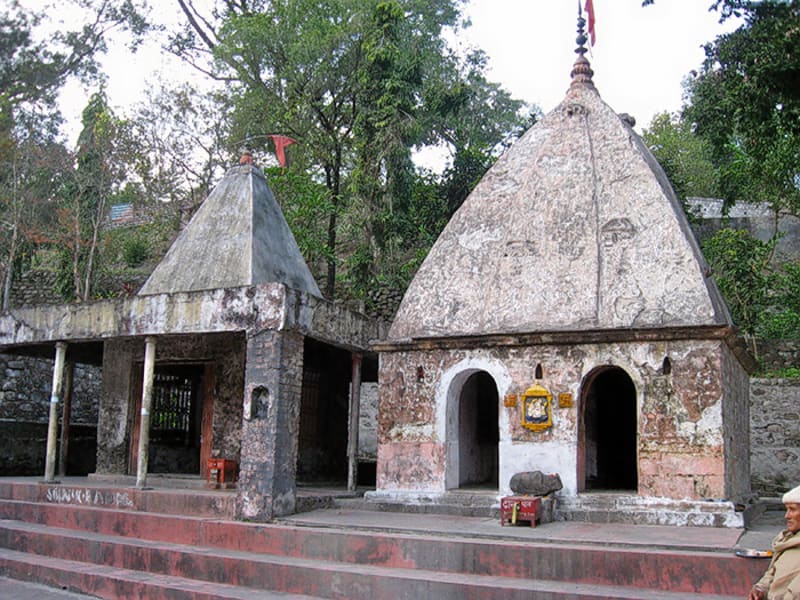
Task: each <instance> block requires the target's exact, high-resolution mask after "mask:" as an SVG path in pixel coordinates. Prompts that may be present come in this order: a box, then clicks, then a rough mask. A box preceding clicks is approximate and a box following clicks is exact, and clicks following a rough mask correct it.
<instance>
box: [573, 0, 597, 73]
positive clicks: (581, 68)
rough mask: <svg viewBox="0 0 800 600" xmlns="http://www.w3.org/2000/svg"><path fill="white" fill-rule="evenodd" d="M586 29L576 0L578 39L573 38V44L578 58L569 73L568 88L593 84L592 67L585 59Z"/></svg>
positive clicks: (584, 20) (579, 4) (579, 5)
mask: <svg viewBox="0 0 800 600" xmlns="http://www.w3.org/2000/svg"><path fill="white" fill-rule="evenodd" d="M584 27H586V19H584V18H583V11H582V10H581V3H580V0H578V37H577V38H575V43H577V44H578V47H577V48H575V54H577V55H578V58H577V59H576V60H575V64H574V65H572V72H571V73H570V77H572V83H571V84H570V87H572V86H574V85H580V84H585V85H590V86H592V87H594V82H593V81H592V75H594V71H592V67H591V65H590V64H589V59H587V58H586V56H585V55H586V52H587V50H586V42H587V40H588V38H587V37H586V32H585V30H584Z"/></svg>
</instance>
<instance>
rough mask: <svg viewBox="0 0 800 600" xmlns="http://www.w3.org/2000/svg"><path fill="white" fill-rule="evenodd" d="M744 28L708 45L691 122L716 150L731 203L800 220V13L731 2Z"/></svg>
mask: <svg viewBox="0 0 800 600" xmlns="http://www.w3.org/2000/svg"><path fill="white" fill-rule="evenodd" d="M726 6H729V7H734V6H735V7H736V9H737V10H740V11H742V14H743V15H744V17H745V22H744V24H743V25H742V26H741V27H740V28H739V29H737V30H736V31H733V32H731V33H728V34H725V35H722V36H719V37H718V38H717V39H716V40H715V41H714V42H713V43H710V44H708V45H707V46H706V59H705V62H704V64H703V67H702V69H701V71H700V72H699V73H698V74H697V75H696V77H694V78H693V79H691V80H689V82H688V87H687V92H688V94H689V104H688V105H687V107H686V108H685V110H684V118H685V119H686V120H687V121H689V122H691V123H693V125H694V128H695V131H696V133H697V134H698V135H700V136H701V137H703V138H705V139H706V140H708V141H709V143H710V144H711V147H712V149H713V159H714V162H715V164H716V165H717V168H718V169H719V170H720V181H721V186H722V194H723V195H724V197H725V198H726V200H728V201H729V202H735V201H736V200H740V199H746V200H749V201H766V202H769V203H770V204H771V205H772V206H773V207H774V208H775V209H776V210H777V211H786V212H789V213H791V214H795V215H798V214H800V189H799V188H798V184H799V183H800V51H798V47H800V46H799V45H800V6H798V5H797V4H796V3H785V2H775V1H765V2H759V3H726Z"/></svg>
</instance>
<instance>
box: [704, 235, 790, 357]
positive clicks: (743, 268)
mask: <svg viewBox="0 0 800 600" xmlns="http://www.w3.org/2000/svg"><path fill="white" fill-rule="evenodd" d="M774 247H775V240H772V241H769V242H762V241H761V240H758V239H756V238H754V237H753V236H751V235H750V234H749V233H748V232H747V231H746V230H742V229H722V230H720V231H719V232H717V234H716V235H714V236H713V237H711V238H710V239H708V240H705V241H704V242H703V253H704V254H705V256H706V258H707V260H708V262H709V264H710V265H711V267H712V269H713V270H714V275H715V279H716V281H717V284H718V285H719V288H720V291H721V292H722V294H723V295H724V296H725V299H726V300H727V303H728V308H730V311H731V316H732V317H733V320H734V322H735V323H736V324H737V325H738V326H739V327H740V328H741V329H742V331H743V332H744V333H745V334H746V335H747V336H748V337H749V338H750V340H751V343H752V349H753V351H754V354H755V355H756V356H758V353H757V347H756V345H755V335H756V332H757V331H758V325H759V319H760V317H761V315H762V314H763V312H764V311H765V310H766V309H767V308H768V306H769V296H770V268H769V263H770V258H771V257H772V252H773V250H774Z"/></svg>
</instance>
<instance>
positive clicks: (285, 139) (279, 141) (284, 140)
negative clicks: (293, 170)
mask: <svg viewBox="0 0 800 600" xmlns="http://www.w3.org/2000/svg"><path fill="white" fill-rule="evenodd" d="M269 137H271V138H272V141H273V143H274V144H275V157H276V158H277V159H278V163H280V165H281V168H283V169H285V168H286V153H285V152H284V149H285V148H286V146H288V145H289V144H295V143H297V140H293V139H292V138H290V137H289V136H287V135H271V136H269Z"/></svg>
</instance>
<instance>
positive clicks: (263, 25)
mask: <svg viewBox="0 0 800 600" xmlns="http://www.w3.org/2000/svg"><path fill="white" fill-rule="evenodd" d="M179 2H180V4H181V6H182V7H183V9H184V12H185V14H186V17H187V23H186V28H185V29H184V30H183V31H182V32H181V33H180V34H179V35H176V36H175V37H174V38H173V44H172V49H173V51H175V52H176V53H178V54H180V55H181V56H185V57H186V58H187V60H189V61H191V62H193V63H194V64H198V65H200V63H202V61H203V58H204V55H205V56H206V57H207V56H209V55H210V56H213V59H214V62H213V63H211V65H210V66H207V65H206V66H202V65H201V68H204V69H206V70H207V71H209V72H210V73H211V74H212V76H214V77H215V78H218V79H223V78H228V79H229V80H231V81H232V82H235V83H234V84H233V85H232V86H231V89H232V90H233V94H232V97H231V103H232V106H233V110H232V124H233V126H232V130H231V138H232V140H245V139H250V140H258V139H264V137H265V134H269V133H285V134H288V135H290V136H292V137H293V138H295V139H297V140H298V141H299V142H300V143H299V144H297V145H294V146H292V147H291V153H292V166H291V168H292V169H296V170H304V171H307V172H308V173H311V174H313V175H314V176H315V177H317V178H318V180H319V181H320V182H322V183H323V184H324V185H325V188H326V190H327V193H328V201H327V203H326V204H327V206H328V207H329V213H328V215H327V219H326V220H327V225H326V226H327V234H326V235H327V246H328V249H327V252H326V257H327V261H328V262H327V270H326V271H327V272H326V277H325V285H324V291H325V294H326V295H327V296H328V297H331V298H332V297H333V296H334V294H335V286H336V281H337V276H338V275H339V273H338V271H337V268H338V266H339V265H341V264H342V263H343V261H345V260H346V259H347V260H346V264H347V265H348V266H349V268H350V269H352V271H353V272H352V273H351V274H350V275H352V277H348V280H349V281H350V282H354V285H352V286H350V287H351V290H353V292H354V293H355V294H356V295H360V296H362V297H363V295H364V293H365V291H366V290H365V289H364V287H365V286H367V285H369V281H370V280H372V279H374V278H375V275H376V273H377V272H378V271H380V269H381V268H383V266H385V265H389V264H394V263H395V262H396V261H395V260H393V257H397V256H398V255H399V254H398V253H399V252H400V251H401V250H404V249H406V248H408V244H409V243H410V241H411V240H409V239H408V238H407V237H406V236H404V231H405V225H403V223H405V222H406V219H404V218H403V215H404V214H405V212H406V211H407V210H408V206H409V204H410V202H409V198H410V197H411V196H412V195H413V187H414V185H416V183H415V181H416V174H415V173H414V170H413V164H412V162H411V150H412V149H413V148H419V147H421V146H423V145H425V144H436V143H439V142H440V141H442V137H441V136H442V133H443V132H444V131H445V128H444V127H443V126H442V123H443V119H446V118H453V117H452V116H448V114H447V113H446V112H443V111H442V110H440V109H441V108H442V106H443V104H442V103H441V102H440V103H438V104H436V103H435V102H433V100H434V99H435V98H436V94H434V93H433V92H434V90H436V89H438V90H443V89H445V88H446V87H447V86H448V85H451V84H453V83H457V84H459V85H461V86H464V87H468V86H470V85H477V84H476V83H475V82H477V81H478V80H477V79H475V80H474V81H473V82H470V81H463V80H462V79H463V78H462V77H461V76H460V74H459V63H458V59H457V57H456V56H455V55H454V54H452V52H451V51H450V50H449V49H448V46H447V43H446V41H445V39H444V36H443V32H444V31H445V30H447V29H456V28H457V27H458V26H459V25H460V12H459V11H460V4H461V2H460V1H458V0H434V1H433V2H431V1H430V0H427V1H422V0H394V1H391V0H326V1H325V2H317V1H313V2H312V1H311V0H280V1H279V0H272V1H255V0H253V1H249V2H248V1H244V2H237V3H225V6H224V8H220V9H219V10H217V11H216V12H214V13H212V14H210V15H201V13H200V11H199V10H197V7H196V6H195V5H194V4H193V3H192V2H191V1H190V0H179ZM198 47H200V48H204V51H205V52H204V53H200V52H197V48H198ZM464 106H466V104H465V105H464ZM464 110H466V109H464ZM516 110H517V106H516V105H513V104H511V103H505V104H502V105H497V106H494V105H493V106H488V107H487V106H481V108H480V111H479V112H480V114H481V117H482V118H483V119H484V121H485V122H486V123H491V122H493V121H496V120H497V121H498V122H503V119H505V116H504V117H503V119H498V115H501V114H503V115H505V111H510V113H511V114H512V115H514V116H516ZM455 114H457V115H459V116H460V117H461V118H464V115H465V112H458V111H454V112H452V115H455ZM504 135H505V132H503V134H502V135H501V136H500V139H497V140H495V142H494V144H496V143H498V142H499V141H500V140H501V139H502V138H503V137H504ZM494 144H492V145H494ZM263 149H264V148H263V146H261V147H256V148H254V150H256V151H258V150H263ZM365 228H366V233H367V235H366V236H365V235H364V234H365ZM342 236H344V237H342ZM348 257H349V259H348Z"/></svg>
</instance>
